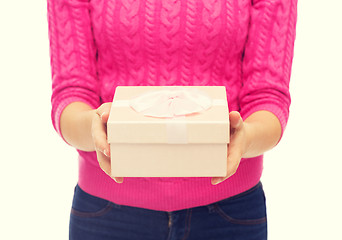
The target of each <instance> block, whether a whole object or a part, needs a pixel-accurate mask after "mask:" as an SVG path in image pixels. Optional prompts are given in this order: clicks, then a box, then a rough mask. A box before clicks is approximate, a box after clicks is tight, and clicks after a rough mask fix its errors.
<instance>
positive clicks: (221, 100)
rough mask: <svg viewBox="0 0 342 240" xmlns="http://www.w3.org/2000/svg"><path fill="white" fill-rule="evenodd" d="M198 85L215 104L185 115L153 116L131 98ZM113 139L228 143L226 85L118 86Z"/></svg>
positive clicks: (110, 136) (109, 128)
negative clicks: (135, 106) (132, 101)
mask: <svg viewBox="0 0 342 240" xmlns="http://www.w3.org/2000/svg"><path fill="white" fill-rule="evenodd" d="M175 87H177V88H185V89H189V88H194V89H198V90H200V91H202V92H205V93H206V95H207V96H208V97H210V98H211V99H212V100H213V101H212V103H213V104H212V106H211V107H210V108H209V109H207V110H204V111H201V112H198V113H192V114H189V115H185V116H175V117H166V118H165V117H164V118H160V117H151V116H145V115H143V114H142V113H140V112H137V111H136V110H134V109H133V108H132V107H131V106H130V105H129V102H130V101H131V100H132V99H134V98H136V97H138V96H141V94H144V93H147V92H151V91H157V90H163V89H170V88H175ZM107 137H108V142H109V143H169V144H187V143H228V142H229V112H228V103H227V97H226V89H225V87H224V86H118V87H117V88H116V90H115V95H114V99H113V103H112V108H111V111H110V116H109V119H108V122H107Z"/></svg>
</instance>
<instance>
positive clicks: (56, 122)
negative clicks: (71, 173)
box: [51, 96, 98, 146]
mask: <svg viewBox="0 0 342 240" xmlns="http://www.w3.org/2000/svg"><path fill="white" fill-rule="evenodd" d="M73 102H83V103H86V104H88V105H89V106H91V107H92V108H93V109H95V108H97V107H98V106H95V105H94V103H92V102H90V101H86V100H85V99H84V98H80V97H75V96H71V97H68V98H65V99H63V100H62V101H60V103H59V104H58V106H57V107H56V108H55V109H52V112H51V119H52V123H53V126H54V128H55V130H56V132H57V133H58V134H59V136H60V137H61V138H62V139H63V141H64V142H66V143H67V144H68V145H69V146H71V145H70V144H69V143H68V142H67V141H66V140H65V138H64V137H63V135H62V131H61V124H60V120H61V115H62V112H63V110H64V109H65V108H66V107H67V106H68V105H69V104H71V103H73Z"/></svg>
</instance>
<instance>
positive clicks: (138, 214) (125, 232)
mask: <svg viewBox="0 0 342 240" xmlns="http://www.w3.org/2000/svg"><path fill="white" fill-rule="evenodd" d="M69 237H70V238H69V239H70V240H78V239H80V240H109V239H115V240H185V239H186V240H216V239H220V240H222V239H227V240H228V239H234V240H252V239H253V240H264V239H267V221H266V205H265V195H264V191H263V188H262V184H261V182H259V183H258V184H257V185H256V186H254V187H253V188H251V189H249V190H247V191H246V192H243V193H241V194H238V195H236V196H233V197H230V198H227V199H224V200H222V201H218V202H215V203H212V204H209V205H206V206H200V207H194V208H188V209H183V210H179V211H173V212H164V211H154V210H149V209H144V208H137V207H130V206H124V205H118V204H115V203H112V202H109V201H107V200H104V199H101V198H98V197H95V196H92V195H90V194H88V193H86V192H84V191H83V190H82V189H81V188H80V187H79V186H78V185H77V186H76V188H75V195H74V199H73V203H72V210H71V216H70V231H69Z"/></svg>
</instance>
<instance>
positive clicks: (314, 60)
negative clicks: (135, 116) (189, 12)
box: [0, 0, 342, 240]
mask: <svg viewBox="0 0 342 240" xmlns="http://www.w3.org/2000/svg"><path fill="white" fill-rule="evenodd" d="M341 10H342V3H341V1H340V0H335V1H334V0H326V1H318V0H310V1H309V0H299V3H298V22H297V38H296V42H295V56H294V61H293V68H292V78H291V85H290V86H291V88H290V90H291V94H292V105H291V109H290V119H289V122H288V125H287V129H286V132H285V134H284V137H283V139H282V141H281V142H280V144H279V145H278V146H277V147H276V148H275V149H273V150H272V151H270V152H268V153H266V156H265V162H264V173H263V177H262V181H263V184H264V189H265V192H266V198H267V205H268V219H269V222H268V224H269V239H270V240H275V239H276V240H289V239H291V240H296V239H300V240H302V239H311V240H313V239H329V240H332V239H339V240H341V239H342V232H341V224H342V220H341V217H340V216H341V215H342V207H341V203H342V197H341V196H342V194H341V192H342V190H341V183H342V177H341V166H342V164H341V161H342V156H341V142H342V141H341V134H342V127H341V126H342V113H341V104H342V93H341V90H342V88H341V87H342V73H341V69H342V60H341V58H342V30H341V29H342V27H341V25H342V15H341ZM47 30H48V26H47V16H46V1H24V0H19V1H2V2H1V3H0V36H1V38H0V82H1V84H0V104H1V108H0V111H1V117H0V121H1V123H0V134H1V135H0V136H1V145H0V148H1V167H0V184H1V187H0V194H1V195H0V219H1V225H0V226H1V227H0V228H1V230H0V239H35V240H40V239H44V240H45V239H49V240H53V239H58V240H60V239H67V238H68V222H69V211H70V206H71V201H72V195H73V188H74V186H75V184H76V181H77V154H76V151H75V150H74V149H72V148H71V147H69V146H67V145H66V144H65V143H64V142H63V141H62V140H61V138H60V137H59V136H58V135H57V134H56V132H55V131H54V130H53V127H52V124H51V120H50V96H51V78H50V62H49V61H50V60H49V43H48V32H47Z"/></svg>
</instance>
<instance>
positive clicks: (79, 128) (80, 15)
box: [47, 0, 117, 180]
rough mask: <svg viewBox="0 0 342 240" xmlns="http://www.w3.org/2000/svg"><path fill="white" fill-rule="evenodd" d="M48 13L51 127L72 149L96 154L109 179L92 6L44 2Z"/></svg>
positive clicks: (65, 0) (83, 1)
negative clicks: (92, 22) (91, 12)
mask: <svg viewBox="0 0 342 240" xmlns="http://www.w3.org/2000/svg"><path fill="white" fill-rule="evenodd" d="M47 7H48V9H47V10H48V25H49V40H50V58H51V73H52V96H51V104H52V111H51V118H52V123H53V126H54V128H55V129H56V131H57V132H58V134H59V135H60V136H61V137H62V138H63V140H64V141H65V142H67V143H68V144H70V145H72V146H73V147H75V148H77V149H80V150H84V151H96V154H97V160H98V161H99V164H100V167H101V168H102V169H103V170H104V171H105V172H106V173H107V174H108V175H110V161H109V157H107V156H109V146H108V144H107V142H106V132H105V123H106V122H107V119H108V115H109V106H110V104H108V103H105V104H102V105H101V106H100V98H99V91H98V90H99V88H98V79H97V71H96V52H97V49H96V46H95V42H94V38H93V34H92V26H91V20H90V15H89V11H90V9H91V8H90V3H89V1H88V0H48V1H47ZM106 155H107V156H106ZM114 180H117V179H114Z"/></svg>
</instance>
